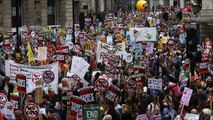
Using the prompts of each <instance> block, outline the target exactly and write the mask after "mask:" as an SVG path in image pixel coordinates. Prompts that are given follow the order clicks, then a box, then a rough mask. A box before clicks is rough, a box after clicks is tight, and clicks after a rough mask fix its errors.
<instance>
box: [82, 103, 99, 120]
mask: <svg viewBox="0 0 213 120" xmlns="http://www.w3.org/2000/svg"><path fill="white" fill-rule="evenodd" d="M100 119H101V112H100V106H98V105H94V106H83V120H100Z"/></svg>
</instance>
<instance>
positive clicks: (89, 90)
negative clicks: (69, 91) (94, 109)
mask: <svg viewBox="0 0 213 120" xmlns="http://www.w3.org/2000/svg"><path fill="white" fill-rule="evenodd" d="M93 91H94V88H93V86H87V87H83V88H80V89H78V92H79V95H80V98H81V99H82V100H83V101H84V102H85V104H87V105H88V104H93V103H94V102H95V97H94V94H93Z"/></svg>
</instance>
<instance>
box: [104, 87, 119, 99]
mask: <svg viewBox="0 0 213 120" xmlns="http://www.w3.org/2000/svg"><path fill="white" fill-rule="evenodd" d="M119 92H120V89H119V88H118V87H116V86H114V85H111V86H110V87H109V89H108V90H107V92H106V94H105V97H106V99H108V100H110V101H112V102H114V101H115V99H116V97H117V96H118V94H119Z"/></svg>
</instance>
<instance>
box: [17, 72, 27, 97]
mask: <svg viewBox="0 0 213 120" xmlns="http://www.w3.org/2000/svg"><path fill="white" fill-rule="evenodd" d="M16 80H17V90H18V92H20V93H23V94H25V93H26V76H25V75H21V74H17V75H16Z"/></svg>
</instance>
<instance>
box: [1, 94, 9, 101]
mask: <svg viewBox="0 0 213 120" xmlns="http://www.w3.org/2000/svg"><path fill="white" fill-rule="evenodd" d="M7 101H8V99H7V96H6V95H5V94H3V93H0V103H6V102H7Z"/></svg>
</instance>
